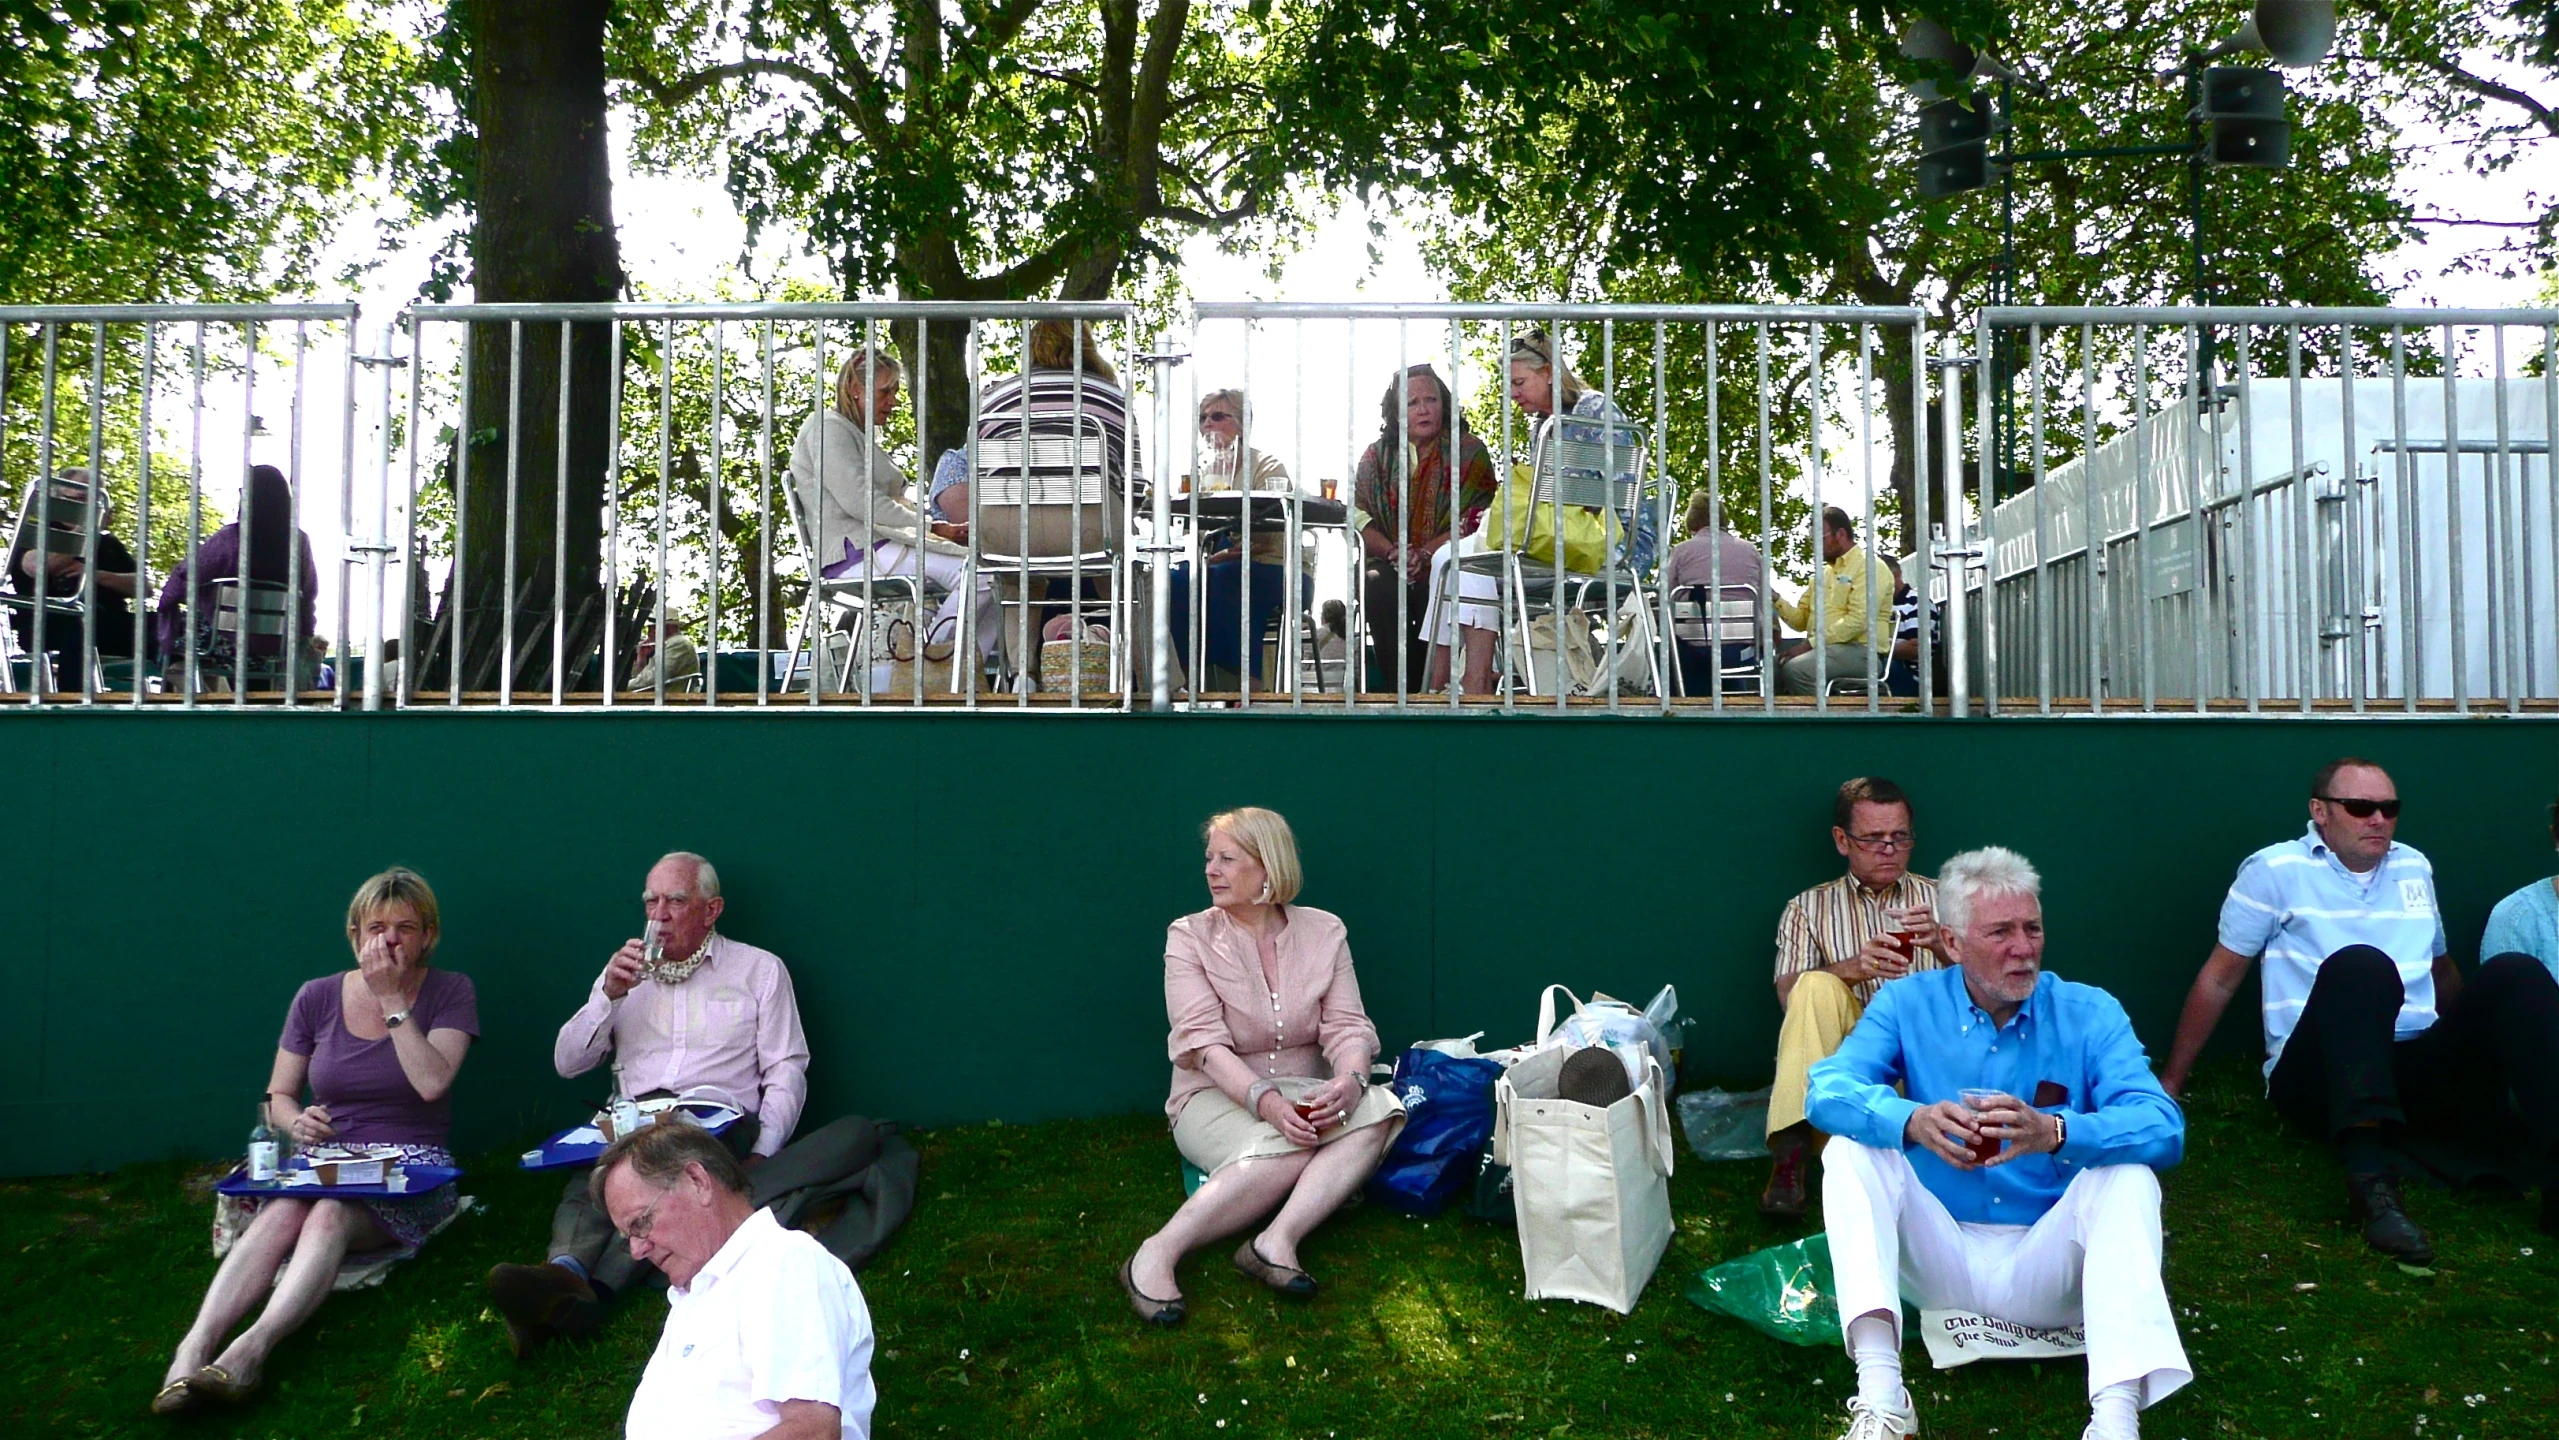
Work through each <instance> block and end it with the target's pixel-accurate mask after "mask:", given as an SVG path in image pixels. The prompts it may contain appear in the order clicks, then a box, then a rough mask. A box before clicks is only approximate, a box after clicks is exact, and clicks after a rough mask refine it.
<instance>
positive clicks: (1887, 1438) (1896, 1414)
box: [1839, 1395, 1919, 1440]
mask: <svg viewBox="0 0 2559 1440" xmlns="http://www.w3.org/2000/svg"><path fill="white" fill-rule="evenodd" d="M1848 1416H1849V1419H1848V1433H1847V1434H1845V1435H1842V1436H1841V1437H1839V1440H1900V1437H1902V1436H1905V1435H1916V1434H1918V1433H1919V1412H1918V1410H1916V1409H1913V1408H1910V1407H1907V1406H1898V1407H1897V1406H1890V1405H1869V1404H1867V1403H1866V1401H1865V1398H1864V1397H1863V1396H1857V1395H1852V1396H1850V1397H1849V1398H1848Z"/></svg>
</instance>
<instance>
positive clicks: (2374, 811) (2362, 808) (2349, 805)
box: [2319, 795, 2399, 820]
mask: <svg viewBox="0 0 2559 1440" xmlns="http://www.w3.org/2000/svg"><path fill="white" fill-rule="evenodd" d="M2319 798H2320V799H2322V800H2325V801H2327V802H2328V803H2329V804H2331V805H2335V806H2338V807H2341V808H2342V809H2344V811H2345V812H2346V813H2347V814H2349V815H2352V816H2354V817H2355V818H2356V819H2358V820H2369V819H2371V818H2372V817H2373V816H2375V815H2379V816H2380V817H2381V818H2382V819H2384V820H2396V819H2398V818H2399V802H2398V801H2396V800H2366V799H2364V798H2362V797H2361V796H2345V795H2322V796H2320V797H2319Z"/></svg>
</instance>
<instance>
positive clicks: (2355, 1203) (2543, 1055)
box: [2160, 757, 2559, 1265]
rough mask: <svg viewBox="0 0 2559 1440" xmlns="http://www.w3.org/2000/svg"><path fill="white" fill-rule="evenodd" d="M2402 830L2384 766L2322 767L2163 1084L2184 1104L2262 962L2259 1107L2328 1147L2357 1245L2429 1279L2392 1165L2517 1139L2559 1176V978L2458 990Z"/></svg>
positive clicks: (2208, 981)
mask: <svg viewBox="0 0 2559 1440" xmlns="http://www.w3.org/2000/svg"><path fill="white" fill-rule="evenodd" d="M2398 828H2399V791H2398V789H2397V787H2395V786H2393V785H2392V784H2391V783H2390V776H2389V775H2388V774H2387V773H2385V772H2384V771H2383V770H2382V768H2381V767H2380V766H2378V765H2375V764H2374V763H2372V762H2371V761H2369V760H2358V759H2354V758H2352V757H2348V758H2346V759H2341V760H2333V761H2330V762H2329V763H2328V764H2327V765H2326V766H2323V767H2322V768H2321V769H2320V771H2319V774H2318V775H2317V776H2316V777H2315V778H2314V779H2313V780H2312V781H2311V786H2310V826H2309V828H2308V830H2306V831H2305V832H2304V833H2303V834H2302V835H2301V837H2300V838H2298V839H2294V840H2286V841H2283V842H2282V843H2280V844H2275V845H2269V846H2267V847H2266V848H2265V849H2263V850H2260V851H2258V852H2257V853H2256V854H2254V855H2251V856H2249V857H2248V859H2247V861H2246V862H2245V863H2243V864H2242V865H2241V866H2240V867H2239V877H2238V879H2236V880H2235V881H2233V882H2232V883H2231V887H2230V894H2229V896H2228V898H2226V899H2225V900H2223V901H2222V906H2221V933H2220V937H2219V940H2218V942H2217V943H2216V944H2215V945H2214V946H2213V949H2212V954H2211V956H2210V957H2208V958H2207V959H2206V960H2205V961H2204V965H2203V970H2202V972H2201V973H2199V974H2198V975H2196V977H2195V984H2194V988H2193V989H2192V990H2191V991H2189V992H2188V993H2187V996H2186V1008H2185V1013H2184V1014H2183V1015H2182V1016H2181V1017H2180V1018H2179V1019H2178V1022H2177V1040H2176V1044H2175V1046H2174V1048H2173V1049H2172V1050H2171V1052H2170V1054H2169V1058H2168V1068H2167V1070H2166V1071H2164V1072H2163V1073H2162V1074H2161V1076H2160V1079H2161V1082H2162V1083H2163V1084H2164V1085H2166V1086H2167V1088H2168V1092H2169V1093H2170V1094H2171V1095H2175V1094H2178V1093H2179V1092H2181V1091H2183V1090H2184V1088H2185V1084H2186V1078H2187V1075H2188V1073H2189V1072H2190V1071H2191V1070H2192V1069H2193V1068H2194V1063H2195V1057H2196V1056H2197V1055H2198V1054H2200V1053H2201V1052H2202V1050H2203V1048H2204V1042H2205V1041H2206V1040H2208V1039H2210V1038H2211V1037H2212V1032H2213V1027H2214V1025H2215V1024H2217V1023H2218V1022H2219V1021H2220V1019H2221V1015H2222V1011H2223V1010H2224V1009H2226V1008H2228V1006H2229V1004H2230V997H2231V995H2232V993H2233V992H2234V991H2236V990H2237V989H2238V987H2239V983H2240V981H2242V980H2244V979H2246V978H2247V975H2248V967H2249V966H2250V965H2251V964H2253V963H2254V962H2255V961H2256V960H2258V959H2259V958H2260V957H2263V958H2264V960H2265V962H2266V973H2265V980H2264V984H2263V992H2264V1011H2265V1035H2266V1066H2265V1071H2266V1094H2267V1098H2268V1099H2270V1100H2272V1101H2273V1102H2274V1104H2275V1108H2276V1109H2277V1110H2278V1111H2279V1112H2281V1113H2282V1114H2283V1115H2284V1116H2285V1118H2287V1119H2289V1120H2291V1121H2293V1122H2294V1123H2296V1124H2298V1125H2301V1126H2303V1127H2304V1128H2306V1129H2308V1130H2310V1131H2311V1132H2312V1133H2314V1134H2316V1135H2318V1136H2320V1137H2321V1138H2322V1139H2325V1140H2328V1141H2330V1142H2332V1143H2333V1144H2335V1145H2336V1147H2337V1155H2338V1159H2339V1160H2340V1161H2341V1162H2343V1164H2344V1166H2345V1170H2346V1193H2347V1200H2348V1203H2349V1205H2350V1206H2351V1208H2352V1212H2353V1215H2354V1218H2355V1220H2356V1221H2357V1222H2358V1223H2360V1224H2361V1225H2362V1226H2363V1232H2364V1241H2365V1243H2366V1244H2369V1245H2370V1246H2372V1247H2373V1248H2374V1249H2375V1250H2378V1251H2380V1252H2382V1253H2383V1254H2385V1255H2389V1256H2391V1257H2393V1258H2394V1259H2398V1260H2402V1261H2405V1262H2408V1263H2410V1264H2415V1265H2426V1264H2431V1263H2432V1262H2433V1260H2434V1249H2433V1247H2432V1246H2430V1245H2428V1244H2427V1243H2426V1236H2425V1233H2424V1232H2423V1231H2421V1230H2419V1229H2418V1228H2417V1225H2416V1223H2415V1222H2414V1221H2412V1220H2410V1219H2409V1218H2408V1213H2407V1210H2406V1208H2405V1207H2404V1206H2403V1204H2402V1202H2401V1200H2400V1196H2399V1191H2398V1186H2397V1184H2396V1182H2395V1181H2394V1180H2393V1179H2392V1177H2391V1168H2392V1162H2391V1151H2392V1149H2393V1148H2394V1146H2395V1143H2396V1142H2397V1141H2398V1140H2399V1139H2400V1138H2401V1137H2402V1136H2403V1135H2406V1134H2410V1133H2414V1134H2419V1135H2424V1136H2428V1137H2440V1138H2452V1139H2487V1140H2491V1141H2511V1139H2512V1138H2513V1137H2515V1136H2521V1137H2523V1138H2524V1139H2525V1141H2526V1142H2527V1144H2528V1145H2529V1147H2530V1151H2531V1154H2532V1155H2533V1157H2534V1158H2536V1159H2542V1160H2544V1161H2545V1162H2548V1161H2559V1065H2554V1064H2553V1063H2552V1062H2551V1057H2552V1056H2554V1055H2559V980H2554V979H2553V978H2552V976H2551V973H2550V972H2549V971H2548V970H2546V969H2544V968H2543V967H2542V966H2541V965H2539V964H2537V963H2534V962H2532V961H2530V960H2528V959H2518V958H2517V957H2499V958H2498V960H2497V961H2495V962H2494V963H2491V964H2487V965H2482V966H2481V967H2480V968H2479V973H2478V975H2477V976H2476V977H2475V978H2473V979H2472V980H2471V981H2470V982H2469V983H2468V985H2467V986H2465V985H2464V983H2463V981H2462V977H2461V970H2460V968H2459V967H2458V966H2457V965H2455V964H2454V963H2453V959H2452V957H2451V956H2450V955H2449V954H2447V953H2445V946H2444V929H2443V918H2442V916H2441V915H2440V914H2439V913H2437V910H2436V906H2435V876H2434V867H2433V866H2432V865H2431V864H2429V863H2427V860H2426V857H2425V856H2424V855H2422V854H2419V853H2418V852H2417V851H2416V850H2414V849H2411V848H2410V847H2408V846H2406V845H2402V844H2400V843H2399V842H2398V841H2397V839H2395V838H2394V837H2395V836H2396V834H2397V832H2398ZM2509 1096H2511V1097H2512V1098H2511V1100H2510V1099H2509ZM2555 1203H2559V1202H2554V1200H2553V1191H2552V1190H2551V1189H2550V1188H2548V1187H2545V1188H2544V1189H2543V1191H2542V1207H2541V1223H2542V1227H2543V1228H2544V1229H2545V1230H2548V1229H2553V1228H2554V1226H2559V1209H2555V1208H2554V1205H2555Z"/></svg>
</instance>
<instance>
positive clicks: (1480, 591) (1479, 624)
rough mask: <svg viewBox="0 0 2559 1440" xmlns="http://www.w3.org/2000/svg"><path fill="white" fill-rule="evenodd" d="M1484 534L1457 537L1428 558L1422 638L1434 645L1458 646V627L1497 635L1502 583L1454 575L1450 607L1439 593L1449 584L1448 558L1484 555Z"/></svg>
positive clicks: (1466, 575) (1471, 576) (1467, 575)
mask: <svg viewBox="0 0 2559 1440" xmlns="http://www.w3.org/2000/svg"><path fill="white" fill-rule="evenodd" d="M1484 553H1486V552H1485V548H1484V532H1483V531H1481V530H1478V531H1476V532H1475V533H1474V534H1472V535H1460V536H1458V537H1457V539H1456V540H1455V541H1454V542H1453V543H1451V544H1447V545H1442V546H1441V547H1439V553H1437V554H1435V555H1433V556H1431V594H1430V600H1429V602H1428V603H1426V604H1424V605H1423V606H1422V638H1423V639H1425V640H1428V641H1429V642H1430V643H1432V644H1434V645H1454V644H1456V643H1457V627H1458V626H1460V625H1463V626H1465V627H1466V628H1467V629H1469V630H1485V631H1498V630H1499V629H1500V628H1501V625H1502V583H1501V581H1500V580H1498V579H1496V578H1494V577H1493V576H1490V575H1470V574H1468V573H1466V572H1465V571H1463V570H1460V571H1459V572H1457V600H1456V602H1455V603H1453V604H1452V603H1450V602H1449V601H1448V600H1447V599H1446V597H1444V596H1443V595H1442V594H1441V593H1440V591H1441V587H1443V586H1445V585H1447V584H1448V567H1449V565H1450V563H1451V559H1450V557H1452V556H1462V555H1481V554H1484Z"/></svg>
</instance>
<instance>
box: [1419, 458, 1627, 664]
mask: <svg viewBox="0 0 2559 1440" xmlns="http://www.w3.org/2000/svg"><path fill="white" fill-rule="evenodd" d="M1651 453H1652V452H1651V449H1650V447H1649V446H1648V445H1647V444H1646V442H1645V432H1644V427H1643V426H1642V425H1640V424H1638V423H1637V422H1635V421H1632V420H1609V419H1603V418H1596V417H1590V416H1582V415H1552V416H1548V417H1547V419H1546V420H1545V422H1544V423H1543V424H1541V425H1540V426H1539V427H1538V430H1537V439H1536V442H1535V446H1534V448H1533V449H1532V451H1531V453H1530V460H1529V463H1530V466H1531V470H1530V473H1531V476H1532V479H1531V491H1530V497H1529V514H1528V515H1527V516H1520V517H1514V518H1515V519H1516V520H1517V521H1518V525H1517V530H1518V533H1522V534H1525V533H1528V532H1529V530H1530V529H1531V527H1532V525H1533V523H1534V519H1535V517H1536V515H1537V512H1538V511H1541V510H1543V511H1546V512H1548V516H1549V521H1550V524H1549V529H1550V530H1551V531H1552V532H1553V533H1555V534H1558V535H1560V534H1561V533H1562V529H1563V527H1562V526H1561V525H1560V524H1554V523H1552V520H1553V517H1554V516H1555V515H1556V514H1558V513H1559V512H1558V509H1557V507H1559V506H1573V507H1578V508H1580V509H1583V510H1594V511H1598V512H1599V513H1600V514H1602V515H1603V516H1606V517H1607V521H1608V523H1607V525H1606V526H1605V527H1604V528H1605V532H1606V535H1607V545H1608V551H1609V554H1608V558H1607V561H1606V563H1605V564H1603V565H1602V566H1601V567H1600V568H1599V569H1597V570H1593V571H1588V572H1584V571H1577V570H1572V569H1566V570H1565V571H1564V574H1563V579H1562V584H1561V586H1560V587H1559V586H1558V585H1557V583H1556V573H1555V562H1554V561H1553V560H1537V559H1532V558H1530V557H1527V556H1525V555H1523V554H1521V553H1520V551H1519V550H1517V549H1516V548H1513V549H1507V550H1489V551H1485V552H1483V553H1481V554H1476V555H1462V556H1459V557H1458V558H1457V561H1456V563H1454V564H1452V565H1451V566H1449V567H1448V569H1447V571H1446V572H1445V574H1444V577H1443V580H1442V592H1441V596H1440V603H1441V604H1442V605H1451V604H1455V603H1456V601H1457V591H1458V588H1459V576H1460V575H1461V573H1462V574H1466V575H1488V576H1493V577H1495V578H1496V579H1498V580H1499V582H1500V584H1501V586H1502V590H1503V595H1504V603H1505V604H1506V605H1507V606H1508V613H1507V615H1506V616H1505V617H1504V618H1505V622H1506V623H1505V624H1504V625H1503V627H1502V642H1503V646H1504V648H1505V650H1506V651H1507V650H1511V649H1513V648H1517V649H1519V650H1521V651H1525V649H1526V648H1527V646H1528V633H1529V622H1530V621H1531V620H1532V619H1533V618H1535V617H1536V616H1538V615H1544V614H1555V613H1559V612H1562V611H1569V610H1588V609H1589V608H1590V607H1591V605H1592V603H1593V601H1594V598H1596V602H1597V604H1598V606H1599V609H1600V611H1601V612H1602V619H1603V620H1604V621H1605V622H1606V623H1607V624H1609V625H1612V626H1613V625H1615V624H1616V615H1615V610H1614V607H1612V606H1610V605H1609V603H1608V602H1609V600H1610V599H1611V598H1614V599H1615V600H1616V601H1617V603H1618V604H1619V605H1623V604H1624V603H1625V602H1626V599H1627V597H1628V596H1634V597H1636V603H1638V604H1641V605H1643V606H1645V607H1646V609H1647V611H1648V612H1649V611H1650V610H1651V607H1652V606H1653V604H1654V600H1653V597H1652V594H1651V592H1650V589H1649V588H1648V587H1647V586H1646V585H1645V584H1644V578H1643V576H1641V575H1639V574H1637V573H1636V572H1635V571H1633V570H1631V569H1628V568H1627V567H1625V566H1623V565H1620V564H1618V563H1617V557H1616V551H1617V549H1618V547H1619V545H1620V544H1622V543H1623V542H1624V539H1625V537H1627V536H1629V535H1632V534H1633V533H1634V532H1635V521H1636V510H1637V507H1638V506H1640V505H1642V504H1643V495H1644V466H1645V464H1646V463H1647V461H1648V459H1649V458H1650V456H1651ZM1494 503H1495V504H1497V505H1498V504H1500V503H1501V502H1500V501H1499V500H1496V501H1495V502H1494ZM1611 592H1614V594H1613V596H1612V593H1611ZM1653 618H1654V619H1655V621H1656V622H1658V621H1659V619H1660V617H1659V616H1658V615H1656V616H1654V617H1653ZM1660 629H1661V626H1660V625H1659V624H1658V623H1656V625H1655V626H1654V631H1655V633H1657V634H1658V633H1659V632H1660ZM1529 658H1530V657H1529V656H1527V655H1526V654H1525V653H1520V654H1506V655H1505V657H1504V663H1505V664H1506V665H1507V666H1508V668H1509V669H1510V671H1511V672H1512V674H1514V675H1515V676H1519V677H1523V678H1524V679H1525V680H1526V681H1527V683H1528V686H1529V693H1531V694H1538V693H1542V692H1541V690H1540V687H1539V686H1538V684H1537V672H1536V666H1535V665H1534V664H1532V663H1529ZM1599 663H1600V665H1601V668H1602V669H1603V670H1605V669H1606V667H1607V656H1606V654H1605V651H1604V649H1603V651H1602V653H1601V654H1600V656H1599ZM1644 664H1645V668H1646V669H1647V670H1648V671H1650V672H1651V674H1652V680H1653V687H1654V689H1653V693H1655V694H1660V693H1661V689H1662V681H1663V677H1662V673H1661V657H1660V655H1659V654H1658V653H1648V654H1647V655H1646V656H1645V661H1644ZM1569 678H1570V677H1569V676H1565V675H1560V674H1559V675H1558V676H1557V677H1556V679H1557V682H1558V684H1559V686H1560V685H1562V684H1564V683H1566V682H1568V681H1569ZM1607 683H1610V684H1614V683H1615V682H1614V680H1613V679H1611V680H1609V681H1608V682H1607Z"/></svg>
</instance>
